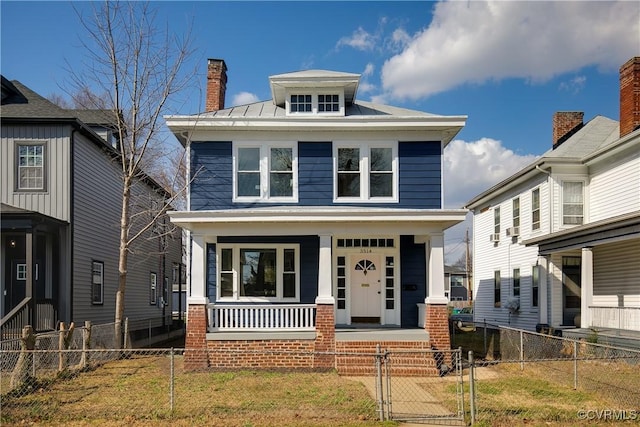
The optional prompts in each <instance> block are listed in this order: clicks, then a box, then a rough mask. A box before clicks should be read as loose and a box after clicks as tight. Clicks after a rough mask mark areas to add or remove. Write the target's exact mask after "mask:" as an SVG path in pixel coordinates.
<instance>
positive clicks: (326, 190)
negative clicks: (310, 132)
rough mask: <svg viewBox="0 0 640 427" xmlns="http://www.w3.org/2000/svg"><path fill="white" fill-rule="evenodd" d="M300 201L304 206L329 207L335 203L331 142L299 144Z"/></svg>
mask: <svg viewBox="0 0 640 427" xmlns="http://www.w3.org/2000/svg"><path fill="white" fill-rule="evenodd" d="M298 200H299V202H300V205H303V206H329V205H331V204H332V203H333V146H332V144H331V142H300V143H298Z"/></svg>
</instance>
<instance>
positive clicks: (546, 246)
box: [523, 211, 640, 255]
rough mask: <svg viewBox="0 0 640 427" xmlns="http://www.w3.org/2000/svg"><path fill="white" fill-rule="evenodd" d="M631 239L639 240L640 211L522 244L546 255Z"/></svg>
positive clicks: (529, 240)
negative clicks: (533, 247) (537, 249)
mask: <svg viewBox="0 0 640 427" xmlns="http://www.w3.org/2000/svg"><path fill="white" fill-rule="evenodd" d="M633 238H636V239H637V238H640V211H636V212H631V213H628V214H624V215H618V216H616V217H613V218H607V219H604V220H601V221H595V222H592V223H589V224H584V225H581V226H578V227H573V228H570V229H567V230H562V231H558V232H556V233H551V234H547V235H545V236H541V237H537V238H534V239H528V240H525V241H524V242H523V243H524V244H525V245H526V246H534V245H538V247H539V253H540V255H548V254H551V253H554V252H560V251H565V250H570V249H579V248H582V247H587V246H597V245H602V244H604V243H611V242H615V241H621V240H627V239H633Z"/></svg>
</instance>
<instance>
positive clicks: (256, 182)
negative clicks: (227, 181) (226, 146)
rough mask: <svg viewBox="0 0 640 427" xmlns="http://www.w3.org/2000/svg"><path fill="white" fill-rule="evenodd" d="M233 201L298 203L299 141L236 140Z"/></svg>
mask: <svg viewBox="0 0 640 427" xmlns="http://www.w3.org/2000/svg"><path fill="white" fill-rule="evenodd" d="M234 176H235V182H234V201H236V202H297V199H298V182H297V180H298V174H297V144H295V143H292V142H264V143H240V142H239V143H236V144H235V146H234Z"/></svg>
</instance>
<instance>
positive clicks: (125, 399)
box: [0, 356, 393, 427]
mask: <svg viewBox="0 0 640 427" xmlns="http://www.w3.org/2000/svg"><path fill="white" fill-rule="evenodd" d="M175 362H176V363H175V374H176V375H175V382H174V390H175V393H174V411H173V414H172V413H171V411H170V375H169V373H170V360H169V358H168V357H158V356H154V357H136V358H133V359H125V360H119V361H115V362H109V363H107V364H105V365H103V366H101V367H99V368H97V369H95V370H93V371H88V372H83V373H81V374H79V375H76V376H74V377H72V378H68V379H64V380H58V381H56V382H54V383H52V384H50V385H48V386H46V385H42V386H41V387H37V388H36V389H35V391H34V392H33V393H30V394H26V395H24V396H22V397H19V398H13V397H7V396H3V399H2V408H1V414H0V424H2V425H3V426H9V425H25V424H26V425H47V426H50V425H65V426H68V425H72V426H85V425H86V426H89V425H101V426H120V425H134V426H138V425H140V426H142V425H172V426H188V425H207V426H247V427H249V426H273V425H278V426H336V425H339V426H373V425H377V426H379V425H381V423H379V422H378V421H377V414H376V411H375V410H376V405H375V401H374V399H372V398H371V397H370V396H369V395H368V394H367V391H366V389H365V387H364V386H363V385H362V384H361V383H359V382H354V381H350V380H347V379H345V378H342V377H340V376H338V375H337V374H335V373H273V372H252V371H234V372H198V373H194V372H184V371H183V370H182V358H180V357H176V358H175ZM391 425H393V424H391Z"/></svg>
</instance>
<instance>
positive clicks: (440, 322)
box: [424, 304, 452, 367]
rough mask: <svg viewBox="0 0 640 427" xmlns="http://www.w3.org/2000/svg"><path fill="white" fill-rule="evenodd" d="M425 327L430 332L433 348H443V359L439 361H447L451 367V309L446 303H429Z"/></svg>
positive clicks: (438, 361)
mask: <svg viewBox="0 0 640 427" xmlns="http://www.w3.org/2000/svg"><path fill="white" fill-rule="evenodd" d="M425 314H426V319H425V322H424V328H425V329H426V331H427V332H428V333H429V342H430V344H431V349H432V350H442V351H443V352H444V353H442V356H441V358H440V359H441V360H436V362H437V363H440V364H442V363H445V364H446V365H447V366H449V367H451V366H452V365H451V337H450V335H449V310H448V308H447V305H446V304H427V305H426V310H425Z"/></svg>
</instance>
